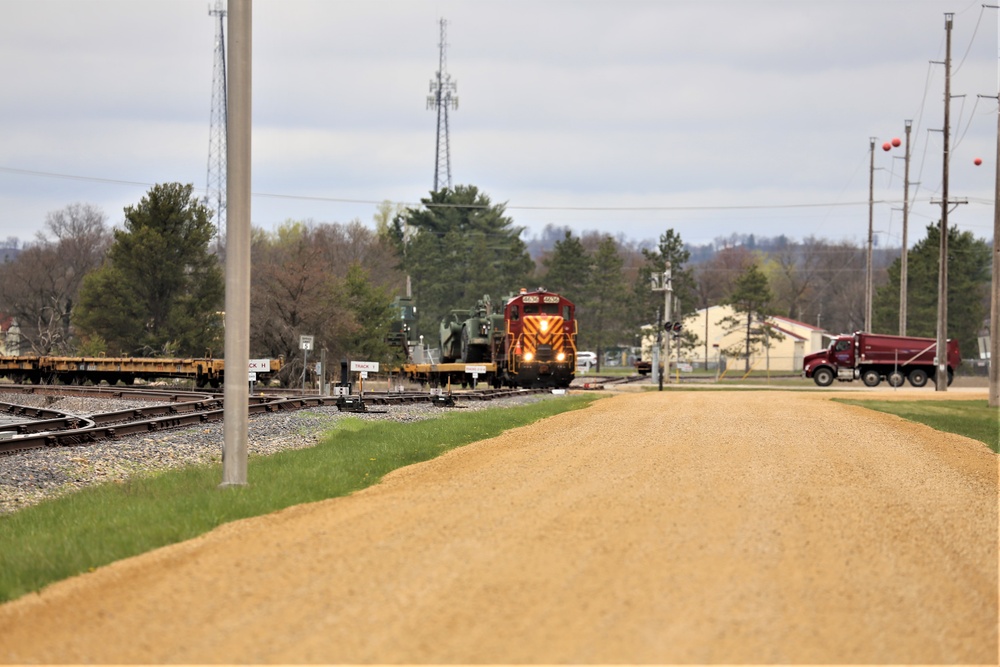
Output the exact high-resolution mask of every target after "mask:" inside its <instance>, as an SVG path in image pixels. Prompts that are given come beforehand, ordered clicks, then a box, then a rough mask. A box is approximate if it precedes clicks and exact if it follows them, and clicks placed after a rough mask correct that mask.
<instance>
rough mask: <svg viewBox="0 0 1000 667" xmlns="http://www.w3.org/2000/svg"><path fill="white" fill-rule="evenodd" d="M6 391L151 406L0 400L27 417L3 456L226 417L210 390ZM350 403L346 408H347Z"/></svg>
mask: <svg viewBox="0 0 1000 667" xmlns="http://www.w3.org/2000/svg"><path fill="white" fill-rule="evenodd" d="M0 391H2V392H4V393H8V394H9V393H23V394H34V395H48V396H53V397H59V396H77V397H87V398H104V399H109V400H110V399H119V400H122V399H128V400H146V401H150V403H151V404H150V405H149V406H144V407H142V408H129V409H125V410H118V411H114V412H104V413H98V414H92V415H90V416H87V417H82V416H79V415H71V414H66V413H62V412H58V411H54V410H48V409H45V408H32V407H25V406H20V405H17V404H13V403H0V414H6V415H13V416H16V417H18V416H23V417H26V418H28V419H26V420H25V421H19V422H14V423H11V424H7V425H6V426H0V455H5V454H15V453H17V452H21V451H26V450H30V449H39V448H42V447H73V446H85V445H89V444H93V443H96V442H101V441H105V440H114V439H116V438H123V437H126V436H130V435H138V434H148V433H155V432H157V431H164V430H168V429H175V428H182V427H185V426H194V425H198V424H203V423H206V422H216V421H222V419H223V414H224V409H223V401H222V397H221V396H220V395H218V394H215V393H212V392H201V391H199V392H185V391H155V390H154V391H150V390H142V389H137V390H130V389H118V388H115V389H109V388H98V387H54V386H51V387H50V386H46V387H40V386H36V385H23V386H21V385H6V386H3V387H0ZM545 391H547V390H543V389H485V390H479V391H463V392H455V393H452V394H449V395H447V396H446V398H447V399H448V400H442V395H441V394H431V393H423V392H419V393H418V392H391V393H365V394H364V395H363V396H358V395H355V396H350V397H332V396H308V395H302V394H300V393H298V394H297V393H296V392H283V393H276V394H275V393H269V394H268V395H254V396H251V397H250V400H249V402H248V406H247V409H248V414H250V415H256V414H267V413H278V412H288V411H294V410H302V409H305V408H311V407H319V406H336V407H339V408H340V409H348V410H350V411H352V412H363V411H365V410H366V408H365V406H366V405H368V404H370V405H402V404H407V403H418V402H424V403H432V404H436V405H442V406H453V405H456V404H457V403H459V402H461V401H488V400H493V399H497V398H505V397H508V396H515V395H521V396H523V395H525V394H537V393H543V392H545ZM345 406H346V407H345Z"/></svg>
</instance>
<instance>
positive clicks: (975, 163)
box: [972, 157, 983, 167]
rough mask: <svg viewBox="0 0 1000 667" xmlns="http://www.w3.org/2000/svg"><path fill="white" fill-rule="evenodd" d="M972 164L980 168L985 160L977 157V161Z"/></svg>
mask: <svg viewBox="0 0 1000 667" xmlns="http://www.w3.org/2000/svg"><path fill="white" fill-rule="evenodd" d="M972 163H973V164H974V165H976V166H977V167H978V166H979V165H981V164H982V163H983V158H981V157H977V158H976V159H975V160H973V161H972Z"/></svg>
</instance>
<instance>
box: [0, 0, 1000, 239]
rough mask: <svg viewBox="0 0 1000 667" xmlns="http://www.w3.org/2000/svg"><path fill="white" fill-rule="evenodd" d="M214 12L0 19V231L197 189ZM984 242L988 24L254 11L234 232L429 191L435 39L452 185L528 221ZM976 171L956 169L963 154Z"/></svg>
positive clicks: (126, 3)
mask: <svg viewBox="0 0 1000 667" xmlns="http://www.w3.org/2000/svg"><path fill="white" fill-rule="evenodd" d="M210 2H211V3H212V4H213V5H214V2H215V0H61V1H59V0H0V9H2V18H3V20H2V22H0V81H2V82H3V96H2V99H3V102H2V105H0V240H2V239H5V238H7V237H9V236H16V237H18V238H20V239H22V240H29V239H31V238H32V236H33V235H34V233H35V232H36V231H38V230H40V229H42V228H43V225H44V221H45V217H46V214H48V213H50V212H52V211H56V210H59V209H61V208H64V207H65V206H67V205H69V204H72V203H76V202H85V203H91V204H94V205H96V206H98V207H100V208H101V209H102V210H103V211H104V212H105V213H106V214H107V216H108V221H109V222H110V223H112V224H121V222H122V220H123V211H122V210H123V208H124V207H125V206H128V205H133V204H136V203H137V202H138V201H139V200H140V199H141V197H142V196H143V194H144V193H145V192H146V191H147V190H148V188H149V186H150V185H151V184H154V183H164V182H171V181H179V182H183V183H192V184H193V185H194V186H195V187H196V189H197V192H198V194H199V196H201V195H203V194H204V192H205V188H206V184H207V165H208V146H209V127H210V111H211V93H212V90H211V88H212V66H213V56H214V41H215V31H216V26H217V22H216V21H214V20H213V19H212V17H210V16H209V13H208V9H209V3H210ZM945 12H953V13H954V15H955V17H954V29H953V31H952V60H953V64H952V94H953V96H959V95H964V97H956V98H955V99H954V100H953V102H952V107H951V134H952V161H951V176H950V194H951V196H952V197H953V198H964V199H967V200H968V204H967V205H961V206H959V207H958V208H957V209H956V210H955V211H954V213H952V214H951V215H950V216H949V221H950V222H951V223H952V224H954V225H956V226H957V227H959V228H960V229H967V230H971V231H972V232H974V233H975V234H976V236H978V237H981V238H987V239H988V238H991V237H992V229H993V207H994V204H993V199H994V196H993V192H994V183H995V180H994V179H995V173H996V172H995V167H996V164H995V163H996V151H997V148H996V145H997V144H996V142H997V102H996V99H989V98H981V97H979V96H983V95H986V96H994V98H995V96H996V94H997V90H998V76H997V64H998V60H997V58H998V49H997V23H998V17H997V13H998V10H996V9H990V8H984V7H983V2H982V1H981V0H975V1H971V0H951V1H944V0H835V1H834V0H822V1H820V0H731V1H721V0H683V1H682V0H660V1H650V2H639V1H633V0H600V1H598V0H594V1H591V2H580V1H573V2H570V1H568V0H562V1H557V0H526V1H520V0H502V1H501V0H494V1H492V2H487V1H485V0H463V1H460V2H459V1H448V0H358V1H338V0H255V2H254V3H253V32H254V34H253V105H254V106H253V148H252V152H253V168H252V184H253V185H252V187H253V192H254V193H255V194H254V197H253V200H252V221H253V223H254V225H256V226H260V227H264V228H273V227H274V226H275V225H278V224H280V223H281V222H283V221H285V220H288V219H294V220H314V221H316V222H349V221H351V220H354V219H358V220H360V221H362V222H363V223H365V224H369V225H371V224H373V222H372V220H373V215H374V213H375V207H376V203H377V202H380V201H383V200H392V201H394V202H402V203H416V202H419V200H420V198H421V197H426V196H427V195H428V192H429V191H430V190H431V189H432V188H433V185H434V163H435V138H436V122H437V121H436V115H435V112H434V111H432V110H429V109H428V108H427V105H426V98H427V94H428V91H429V83H430V80H431V79H432V78H433V77H434V75H435V72H436V71H437V69H438V42H439V20H440V19H441V18H444V19H446V20H447V22H448V23H447V44H448V49H447V71H448V73H449V74H450V75H451V77H452V80H453V81H454V82H456V83H457V95H458V98H459V107H458V109H457V110H454V111H452V112H450V129H451V132H450V146H451V170H452V183H453V184H455V185H458V184H471V185H475V186H477V187H478V188H479V189H480V190H482V191H483V192H485V193H486V194H487V195H488V196H489V197H490V198H491V200H492V201H494V202H500V203H506V205H507V207H508V212H509V214H510V216H511V217H512V218H513V219H514V221H515V223H516V224H517V225H521V226H524V227H526V228H527V230H528V234H529V235H533V234H535V233H537V232H539V231H540V230H541V229H542V228H543V227H544V226H545V225H546V224H549V223H551V224H555V225H559V226H563V225H567V226H569V227H571V228H572V229H573V230H574V231H575V232H577V233H583V232H586V231H590V230H597V231H602V232H608V233H611V234H613V235H617V234H624V235H625V236H626V237H628V238H631V239H635V240H644V239H655V238H656V237H658V236H659V235H660V234H661V233H662V232H663V231H665V230H666V229H667V228H671V227H672V228H674V229H675V230H676V231H677V232H678V233H680V235H681V237H682V238H683V239H684V240H685V241H687V242H689V243H706V242H710V241H712V240H713V239H714V238H716V237H720V236H729V235H730V234H733V233H737V234H750V233H753V234H756V235H758V236H775V235H778V234H785V235H786V236H788V237H790V238H793V239H802V238H805V237H807V236H810V235H814V236H817V237H825V238H828V239H837V240H839V239H847V240H853V241H856V242H858V243H863V242H864V241H865V239H866V238H867V230H868V198H869V197H868V187H869V139H870V138H871V137H874V138H876V150H875V155H874V159H875V168H876V171H875V179H874V181H875V185H874V199H875V200H876V201H877V202H878V203H876V205H875V215H874V220H875V224H874V227H875V230H876V233H877V240H878V242H879V243H880V244H882V245H893V246H898V244H899V243H900V236H901V223H902V213H901V210H900V209H901V206H902V197H903V167H904V160H903V155H904V151H903V147H900V148H898V149H894V150H892V151H891V152H884V151H883V150H882V148H881V146H882V143H883V142H885V141H889V140H891V139H892V138H893V137H899V138H901V139H903V138H905V134H904V121H905V120H907V119H911V120H912V121H913V131H912V134H911V153H912V159H911V167H910V174H911V175H910V178H911V181H913V182H919V185H914V186H913V187H912V188H911V197H912V199H913V203H912V209H911V216H910V221H911V222H910V229H911V232H910V240H911V244H912V243H914V242H916V241H917V240H919V239H920V238H922V237H923V236H924V228H925V227H926V225H927V224H928V223H929V222H931V221H934V220H937V219H938V217H939V215H940V205H939V204H932V203H931V201H932V200H939V199H940V193H941V180H942V137H943V134H942V132H941V131H940V130H941V128H942V127H943V117H944V103H943V99H944V67H943V65H941V64H935V63H934V62H933V61H943V60H944V58H945V36H946V31H945ZM977 157H978V158H981V159H982V161H983V162H982V165H981V166H979V167H976V166H975V165H974V159H975V158H977Z"/></svg>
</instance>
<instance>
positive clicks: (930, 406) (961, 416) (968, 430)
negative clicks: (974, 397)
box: [834, 398, 1000, 453]
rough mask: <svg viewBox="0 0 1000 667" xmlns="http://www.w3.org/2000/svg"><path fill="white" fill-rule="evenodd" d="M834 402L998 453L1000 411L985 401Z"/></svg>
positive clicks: (999, 443) (848, 400)
mask: <svg viewBox="0 0 1000 667" xmlns="http://www.w3.org/2000/svg"><path fill="white" fill-rule="evenodd" d="M834 400H835V401H837V402H838V403H846V404H847V405H859V406H861V407H863V408H868V409H870V410H877V411H879V412H886V413H889V414H891V415H896V416H898V417H902V418H903V419H908V420H909V421H912V422H917V423H919V424H925V425H927V426H930V427H931V428H934V429H937V430H938V431H946V432H948V433H957V434H958V435H964V436H965V437H967V438H972V439H973V440H978V441H980V442H982V443H984V444H985V445H986V446H987V447H989V448H990V449H992V450H993V451H994V452H997V453H1000V412H998V411H997V409H996V408H991V407H990V406H989V403H988V402H987V401H878V400H851V399H843V398H836V399H834Z"/></svg>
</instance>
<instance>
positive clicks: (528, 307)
mask: <svg viewBox="0 0 1000 667" xmlns="http://www.w3.org/2000/svg"><path fill="white" fill-rule="evenodd" d="M524 314H525V315H537V314H538V304H537V303H526V304H524Z"/></svg>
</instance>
